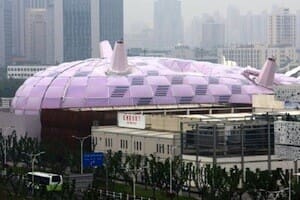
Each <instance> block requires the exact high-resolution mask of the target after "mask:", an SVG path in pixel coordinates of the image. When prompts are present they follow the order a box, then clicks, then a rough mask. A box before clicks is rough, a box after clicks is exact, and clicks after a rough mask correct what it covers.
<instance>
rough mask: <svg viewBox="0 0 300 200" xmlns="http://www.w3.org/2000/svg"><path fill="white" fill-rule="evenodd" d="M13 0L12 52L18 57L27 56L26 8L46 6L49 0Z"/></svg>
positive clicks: (42, 7)
mask: <svg viewBox="0 0 300 200" xmlns="http://www.w3.org/2000/svg"><path fill="white" fill-rule="evenodd" d="M11 1H12V38H13V39H12V53H13V55H14V56H17V57H24V56H25V48H26V47H25V38H24V37H25V15H26V9H32V8H41V9H44V8H46V1H47V0H11Z"/></svg>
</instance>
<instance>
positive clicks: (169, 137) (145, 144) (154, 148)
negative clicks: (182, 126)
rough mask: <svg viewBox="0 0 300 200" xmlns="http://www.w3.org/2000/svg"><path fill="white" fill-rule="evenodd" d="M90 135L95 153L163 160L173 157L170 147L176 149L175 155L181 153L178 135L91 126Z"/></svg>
mask: <svg viewBox="0 0 300 200" xmlns="http://www.w3.org/2000/svg"><path fill="white" fill-rule="evenodd" d="M91 134H92V138H93V139H94V142H95V150H94V151H95V152H107V151H108V150H112V151H113V152H118V151H122V152H123V153H126V154H138V155H142V156H150V155H151V154H152V155H156V156H159V157H160V158H163V159H164V158H168V157H170V156H173V152H172V147H176V149H175V150H176V152H174V153H176V155H179V154H180V152H181V151H180V148H179V147H180V134H179V133H171V132H163V131H150V130H142V129H134V128H121V127H117V126H101V127H99V126H93V127H92V130H91ZM173 150H174V148H173Z"/></svg>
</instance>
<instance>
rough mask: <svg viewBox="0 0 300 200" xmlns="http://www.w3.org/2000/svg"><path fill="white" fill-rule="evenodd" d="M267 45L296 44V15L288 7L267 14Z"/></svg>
mask: <svg viewBox="0 0 300 200" xmlns="http://www.w3.org/2000/svg"><path fill="white" fill-rule="evenodd" d="M268 45H270V46H282V45H285V46H296V15H294V14H291V13H290V12H289V9H288V8H281V9H278V10H277V11H276V12H273V13H272V15H270V16H269V19H268Z"/></svg>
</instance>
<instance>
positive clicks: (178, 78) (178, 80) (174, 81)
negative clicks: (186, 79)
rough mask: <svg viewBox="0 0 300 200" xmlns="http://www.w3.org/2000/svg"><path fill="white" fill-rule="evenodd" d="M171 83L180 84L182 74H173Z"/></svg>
mask: <svg viewBox="0 0 300 200" xmlns="http://www.w3.org/2000/svg"><path fill="white" fill-rule="evenodd" d="M171 83H172V84H173V85H180V84H182V83H183V77H182V76H174V77H173V78H172V81H171Z"/></svg>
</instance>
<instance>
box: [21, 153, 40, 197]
mask: <svg viewBox="0 0 300 200" xmlns="http://www.w3.org/2000/svg"><path fill="white" fill-rule="evenodd" d="M44 153H45V152H44V151H41V152H39V153H35V154H34V153H30V154H29V153H25V154H26V155H28V156H29V157H30V158H31V172H32V175H31V182H32V194H34V174H33V172H34V162H35V160H36V157H38V156H40V155H42V154H44Z"/></svg>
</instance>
